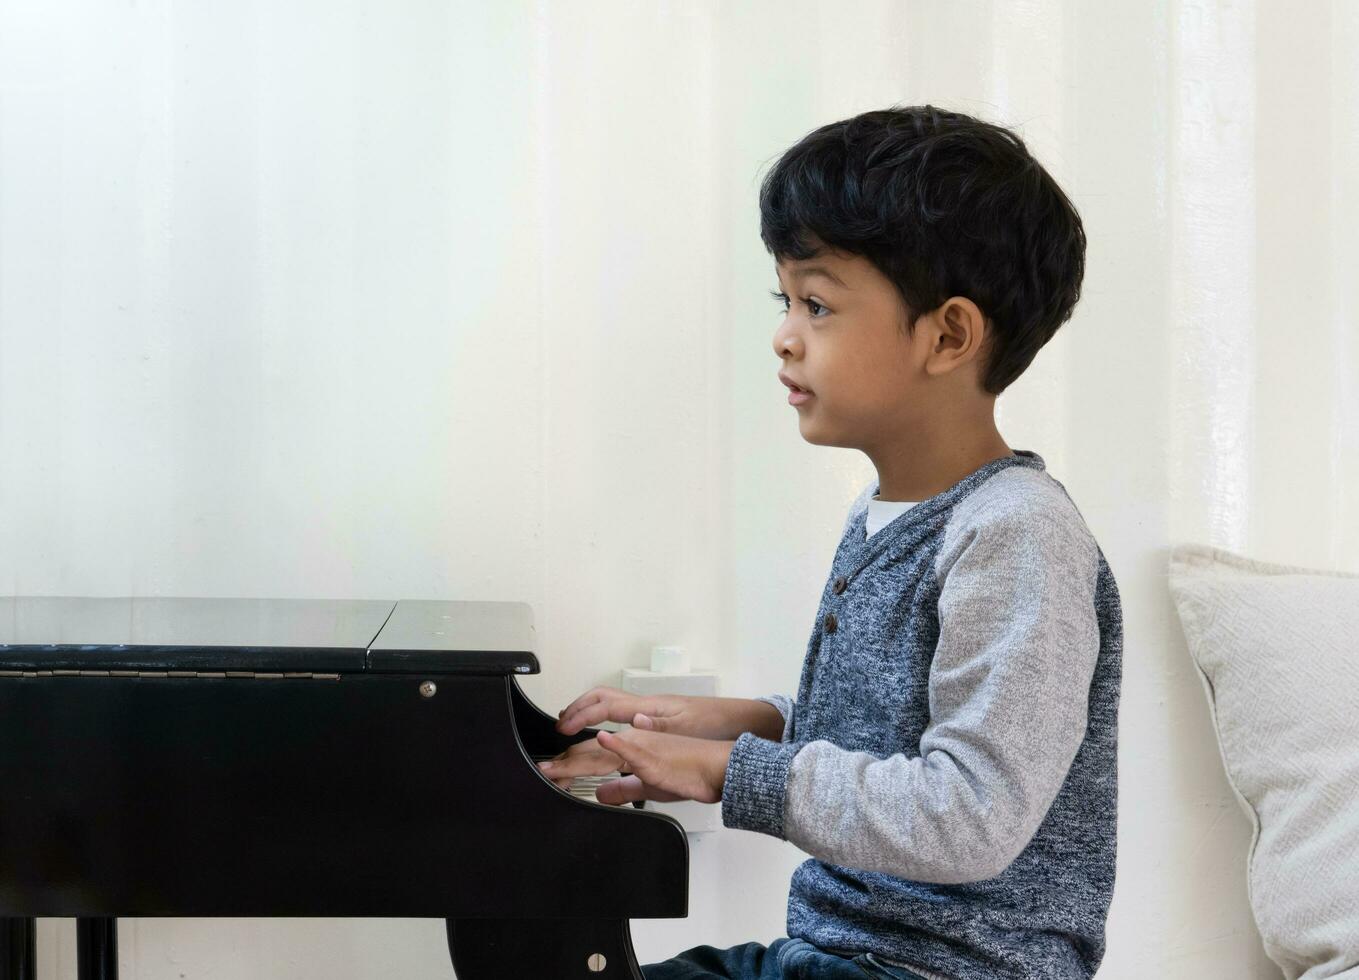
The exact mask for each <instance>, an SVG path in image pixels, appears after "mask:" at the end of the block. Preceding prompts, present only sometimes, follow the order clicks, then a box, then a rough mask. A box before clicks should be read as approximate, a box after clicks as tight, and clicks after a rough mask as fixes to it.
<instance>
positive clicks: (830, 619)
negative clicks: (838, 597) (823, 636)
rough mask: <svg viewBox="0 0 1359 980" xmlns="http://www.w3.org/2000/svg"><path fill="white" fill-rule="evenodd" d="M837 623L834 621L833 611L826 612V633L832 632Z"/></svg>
mask: <svg viewBox="0 0 1359 980" xmlns="http://www.w3.org/2000/svg"><path fill="white" fill-rule="evenodd" d="M837 625H838V623H837V621H836V619H835V613H826V632H827V633H834V632H835V627H836V626H837Z"/></svg>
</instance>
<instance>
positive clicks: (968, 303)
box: [925, 296, 986, 374]
mask: <svg viewBox="0 0 1359 980" xmlns="http://www.w3.org/2000/svg"><path fill="white" fill-rule="evenodd" d="M929 319H930V326H931V328H932V333H933V334H934V337H933V339H932V345H931V348H930V357H929V360H927V361H926V363H925V370H926V371H927V372H929V373H931V374H947V373H948V372H949V371H953V370H955V369H957V368H958V367H960V366H962V365H963V364H966V363H968V362H969V361H972V360H974V359H975V358H976V357H977V355H978V354H979V353H980V351H981V347H982V343H983V342H984V341H985V339H986V317H985V316H984V315H983V314H982V311H981V308H980V307H979V306H977V304H976V303H974V302H972V300H970V299H968V298H967V297H966V296H950V297H949V298H948V299H946V300H944V302H942V303H940V304H939V306H938V307H937V308H935V309H934V310H933V311H932V312H931V313H930V314H929Z"/></svg>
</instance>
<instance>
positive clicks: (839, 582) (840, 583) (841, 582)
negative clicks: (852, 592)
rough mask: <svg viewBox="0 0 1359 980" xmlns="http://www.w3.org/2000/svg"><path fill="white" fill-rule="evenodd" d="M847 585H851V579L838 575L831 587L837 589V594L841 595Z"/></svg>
mask: <svg viewBox="0 0 1359 980" xmlns="http://www.w3.org/2000/svg"><path fill="white" fill-rule="evenodd" d="M847 585H849V579H847V578H845V577H844V576H843V575H837V576H836V577H835V582H834V584H832V585H831V588H832V589H834V590H835V594H836V595H839V594H840V593H841V592H844V591H845V586H847Z"/></svg>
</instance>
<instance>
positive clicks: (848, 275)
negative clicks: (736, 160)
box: [543, 106, 1123, 980]
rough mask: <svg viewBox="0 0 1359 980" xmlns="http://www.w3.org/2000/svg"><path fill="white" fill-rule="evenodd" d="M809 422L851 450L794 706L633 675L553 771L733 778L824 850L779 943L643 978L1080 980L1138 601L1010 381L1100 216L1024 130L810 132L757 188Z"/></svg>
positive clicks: (1109, 854) (914, 123)
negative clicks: (1016, 435) (629, 686)
mask: <svg viewBox="0 0 1359 980" xmlns="http://www.w3.org/2000/svg"><path fill="white" fill-rule="evenodd" d="M760 219H761V224H760V233H761V237H762V238H763V240H764V243H765V245H766V247H767V248H768V249H769V251H770V252H771V253H772V254H773V256H774V258H775V260H776V269H777V272H778V277H779V283H780V287H779V288H780V292H779V293H777V294H776V295H777V297H778V298H779V299H780V300H781V301H782V302H783V303H785V304H786V315H785V317H784V319H783V322H782V323H781V324H780V326H779V328H778V330H777V331H776V332H775V334H774V353H775V354H776V355H777V356H778V357H779V358H780V360H781V361H782V368H783V370H782V371H781V372H780V375H779V376H780V378H781V379H782V380H783V382H784V384H786V385H788V386H789V387H790V388H791V389H792V392H791V394H790V395H789V401H790V403H791V404H793V405H794V406H795V407H796V410H797V415H798V426H799V428H800V430H801V432H802V436H803V438H804V439H806V440H807V441H808V442H811V443H814V444H817V445H823V446H843V447H852V448H855V449H860V450H862V451H863V452H864V453H866V454H867V455H868V456H869V458H870V459H871V460H872V462H873V465H874V467H875V469H876V470H877V479H876V480H874V481H873V482H872V483H870V484H869V485H868V486H867V487H865V488H864V490H863V492H861V493H860V494H859V496H858V497H857V499H856V500H855V501H854V503H853V504H852V505H851V507H850V510H849V517H848V519H847V520H846V522H845V526H844V531H843V535H842V538H841V540H840V544H839V547H838V548H837V549H836V553H835V557H834V560H833V561H832V564H831V571H830V576H829V577H828V580H827V583H826V586H825V589H824V591H823V592H822V596H821V605H820V609H819V610H818V611H817V617H816V622H815V624H814V627H813V630H812V635H811V639H810V641H809V643H808V647H807V656H806V659H805V661H804V663H803V668H802V678H801V682H800V684H799V686H798V692H797V698H796V700H792V699H789V698H788V697H786V696H782V695H772V696H770V697H767V698H759V699H755V700H746V699H739V698H686V697H678V696H676V697H634V696H631V695H628V694H626V693H624V692H622V691H618V690H616V689H613V688H596V689H594V690H592V691H589V692H587V693H586V694H584V695H582V696H581V697H580V698H578V699H576V700H575V701H574V702H573V703H572V704H571V705H569V706H568V707H567V708H566V709H565V710H564V711H563V712H562V713H561V719H560V721H559V723H558V727H559V729H560V730H561V731H562V732H564V733H567V734H572V733H575V732H578V731H580V730H581V729H582V728H583V727H585V726H587V725H594V724H598V723H599V722H602V721H605V720H612V721H616V722H631V724H632V726H633V727H631V728H628V729H624V730H622V731H620V732H617V733H608V732H600V733H599V735H598V736H597V737H596V738H595V739H593V740H591V741H588V742H583V743H580V744H579V745H576V746H573V747H572V749H571V750H570V751H568V752H566V753H563V754H562V755H561V756H559V757H558V758H557V759H556V760H553V761H552V762H548V763H543V766H544V769H545V772H546V774H547V775H548V777H549V778H551V779H553V780H554V781H557V782H558V783H559V785H563V786H565V785H567V784H568V783H569V781H570V779H571V778H572V777H573V776H578V775H586V774H594V775H599V774H604V773H608V772H612V771H614V770H619V771H621V772H623V773H627V775H624V776H623V777H622V778H620V779H618V780H614V781H611V782H608V783H606V784H604V785H603V786H602V787H600V789H599V791H598V796H599V798H600V800H601V801H604V802H607V803H621V802H625V801H629V800H636V799H643V798H647V799H675V798H692V799H696V800H704V801H707V802H719V801H720V802H721V805H722V822H723V824H724V825H725V826H727V827H735V828H741V829H745V830H753V831H758V832H760V833H765V834H770V835H773V836H775V837H779V838H783V839H786V840H788V841H791V842H792V843H794V844H795V845H797V846H798V847H799V848H801V849H802V850H804V851H806V852H807V853H808V854H809V855H811V859H810V860H808V861H806V862H804V863H803V864H802V865H801V866H800V867H799V868H798V869H797V870H796V872H795V873H794V874H793V878H792V883H791V886H790V889H789V896H788V920H787V930H788V936H787V937H785V938H780V939H777V940H775V941H774V942H773V943H772V944H771V945H770V946H769V947H767V948H766V947H764V946H763V945H761V944H759V943H747V944H744V945H742V946H737V947H733V948H732V949H727V950H719V949H715V948H713V947H711V946H700V947H697V948H695V949H691V950H688V951H687V952H684V953H681V954H680V955H679V956H677V957H675V958H674V959H671V960H668V961H666V962H664V963H657V964H652V965H650V966H647V967H645V968H644V970H645V975H646V976H647V978H648V980H679V978H686V980H687V978H697V977H730V978H754V977H760V978H771V980H772V978H776V977H807V978H812V977H827V978H834V977H857V978H862V977H863V976H864V975H868V976H871V977H880V978H882V977H895V978H900V977H912V978H914V977H925V978H930V980H935V978H946V980H993V978H997V977H1003V978H1016V980H1018V978H1043V980H1052V978H1068V977H1071V978H1075V977H1081V978H1087V977H1090V976H1092V975H1093V974H1094V972H1095V970H1096V968H1097V967H1098V966H1099V964H1100V960H1101V959H1102V957H1103V955H1104V947H1105V941H1104V927H1105V918H1106V915H1107V912H1108V907H1109V901H1110V898H1111V894H1112V891H1113V885H1114V847H1115V810H1116V802H1117V782H1116V779H1117V759H1116V735H1117V713H1118V699H1119V682H1120V676H1121V659H1122V642H1123V639H1122V609H1121V605H1120V600H1119V594H1118V589H1117V586H1116V584H1115V582H1114V578H1113V575H1112V573H1111V572H1110V570H1109V566H1108V564H1106V562H1105V560H1104V555H1103V552H1102V551H1101V550H1100V548H1099V546H1098V545H1097V544H1096V542H1095V539H1094V537H1093V536H1092V535H1091V533H1090V531H1089V529H1088V528H1087V527H1086V525H1085V522H1084V520H1083V518H1082V517H1081V515H1080V513H1079V511H1078V510H1077V509H1076V506H1075V504H1074V503H1073V502H1072V501H1071V499H1070V498H1069V497H1068V495H1067V493H1066V490H1065V488H1064V487H1063V486H1062V484H1061V483H1059V482H1058V481H1057V480H1055V479H1054V478H1053V477H1052V476H1050V475H1049V474H1048V473H1047V471H1046V469H1045V466H1044V462H1043V459H1042V458H1041V457H1040V456H1039V455H1038V454H1037V453H1034V452H1032V451H1029V450H1023V449H1020V450H1015V451H1013V452H1012V451H1011V449H1010V448H1009V447H1008V446H1007V445H1006V444H1005V442H1004V440H1002V439H1001V436H1000V434H999V432H998V431H997V430H996V426H995V421H994V407H995V398H996V395H998V394H999V393H1000V392H1001V391H1002V390H1003V389H1004V388H1005V387H1006V386H1007V385H1009V384H1010V383H1011V382H1012V381H1014V380H1015V379H1016V378H1017V377H1018V376H1019V375H1020V374H1021V373H1022V372H1023V371H1024V369H1025V368H1026V367H1028V365H1029V363H1030V362H1031V361H1032V360H1033V357H1034V355H1035V354H1037V352H1038V350H1039V349H1040V348H1041V347H1042V346H1043V345H1044V344H1045V343H1047V341H1048V340H1049V339H1050V338H1051V337H1052V336H1053V334H1054V332H1055V331H1056V330H1057V328H1058V327H1059V326H1060V325H1061V324H1062V323H1064V322H1065V321H1066V320H1067V319H1068V318H1069V317H1070V315H1071V312H1072V308H1073V307H1074V306H1075V304H1076V301H1077V299H1078V298H1079V296H1080V286H1081V279H1082V275H1083V272H1084V261H1085V236H1084V231H1083V229H1082V226H1081V221H1080V218H1079V216H1078V215H1077V213H1076V211H1075V209H1074V208H1073V207H1072V205H1071V202H1070V201H1069V200H1068V199H1067V198H1066V196H1065V195H1064V194H1063V193H1062V191H1061V189H1060V188H1059V187H1058V186H1057V184H1056V183H1055V182H1054V181H1053V179H1052V178H1051V177H1050V176H1049V175H1048V174H1047V172H1046V171H1044V169H1043V168H1042V167H1041V166H1039V164H1038V163H1037V162H1036V161H1035V160H1034V159H1033V157H1032V156H1030V154H1029V152H1028V150H1027V148H1026V147H1025V145H1024V143H1023V142H1022V141H1021V140H1020V139H1019V138H1018V137H1017V136H1015V135H1014V134H1013V133H1011V132H1009V131H1007V130H1005V129H1003V128H1000V127H998V126H995V125H991V124H988V123H985V122H982V121H979V120H977V119H973V118H971V117H969V116H965V115H962V114H959V113H954V112H946V111H943V110H940V109H936V108H934V107H932V106H917V107H905V108H901V107H897V108H892V109H887V110H882V111H874V112H867V113H864V114H862V115H859V116H856V117H854V118H852V119H847V120H843V121H841V122H836V123H831V124H830V125H827V126H823V127H821V128H820V129H817V130H815V131H813V132H812V133H810V134H808V135H807V136H806V137H805V138H804V139H802V140H801V141H800V142H799V143H798V144H797V145H795V146H794V147H792V148H791V149H790V150H788V151H787V152H786V153H785V154H784V155H783V157H782V158H781V159H780V160H779V162H778V163H777V165H776V166H775V168H774V169H773V170H772V171H771V172H770V174H769V175H768V176H767V177H766V179H765V181H764V185H763V187H762V189H761V194H760Z"/></svg>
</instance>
